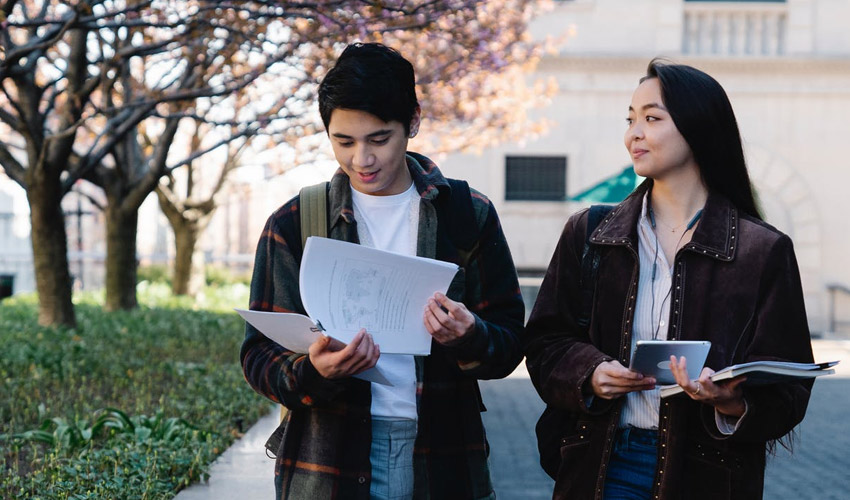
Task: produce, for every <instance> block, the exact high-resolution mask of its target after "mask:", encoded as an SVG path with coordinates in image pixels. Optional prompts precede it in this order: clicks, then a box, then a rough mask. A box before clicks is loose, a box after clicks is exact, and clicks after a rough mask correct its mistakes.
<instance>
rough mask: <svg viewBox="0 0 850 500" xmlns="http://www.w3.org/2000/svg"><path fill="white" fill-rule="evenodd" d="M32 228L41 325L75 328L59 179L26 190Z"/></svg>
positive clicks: (34, 183)
mask: <svg viewBox="0 0 850 500" xmlns="http://www.w3.org/2000/svg"><path fill="white" fill-rule="evenodd" d="M27 199H28V200H29V205H30V223H31V224H32V238H31V239H32V257H33V262H34V264H35V287H36V290H37V291H38V323H39V324H41V325H66V326H70V327H74V326H76V325H77V320H76V317H75V315H74V304H73V302H72V301H71V275H70V274H69V272H68V237H67V234H66V233H65V215H64V214H63V213H62V204H61V203H62V188H61V185H60V183H59V180H58V179H56V180H55V181H53V180H48V181H43V182H33V183H32V184H31V185H30V186H29V189H27Z"/></svg>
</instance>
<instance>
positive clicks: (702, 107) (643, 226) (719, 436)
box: [525, 60, 812, 500]
mask: <svg viewBox="0 0 850 500" xmlns="http://www.w3.org/2000/svg"><path fill="white" fill-rule="evenodd" d="M627 121H628V129H627V130H626V134H625V145H626V148H627V149H628V150H629V153H630V155H631V157H632V159H633V162H634V168H635V171H636V172H637V173H638V174H639V175H642V176H645V177H647V180H646V181H645V182H644V183H643V184H641V186H639V187H638V188H637V189H636V190H635V192H634V193H632V194H631V195H630V196H629V197H628V198H627V199H626V200H625V201H623V202H622V203H620V204H619V205H617V206H616V207H615V208H614V209H613V210H612V211H611V212H610V214H609V215H607V216H606V217H604V218H603V220H602V221H601V222H600V223H599V225H598V226H597V227H596V228H591V230H592V234H591V235H590V237H588V233H587V229H588V228H587V224H588V212H587V211H583V212H580V213H578V214H576V215H574V216H573V217H571V218H570V220H569V221H568V222H567V224H566V226H565V227H564V230H563V234H562V235H561V239H560V242H559V244H558V247H557V249H556V250H555V255H554V256H553V258H552V262H551V263H550V265H549V269H548V271H547V273H546V277H545V278H544V280H543V284H542V286H541V289H540V294H539V296H538V298H537V302H536V304H535V306H534V309H533V311H532V313H531V317H530V319H529V323H528V326H527V331H526V338H525V341H526V342H525V347H526V352H527V364H528V369H529V373H530V374H531V379H532V381H533V382H534V385H535V387H536V388H537V390H538V392H539V393H540V395H541V397H542V398H543V399H544V400H545V401H546V403H547V404H548V405H549V406H550V407H551V408H553V409H556V410H560V412H561V413H562V414H563V415H565V416H566V417H565V418H564V419H562V420H563V421H562V422H560V423H559V424H558V425H557V428H548V429H543V430H544V432H548V433H550V434H551V433H553V432H554V433H557V435H558V436H560V437H561V438H562V439H561V441H560V446H561V448H560V458H561V462H560V467H559V468H558V471H557V474H556V483H555V492H554V498H558V499H559V498H570V499H578V498H580V499H590V498H594V499H615V498H616V499H621V498H628V499H632V498H634V499H649V498H652V499H712V500H718V499H725V498H739V499H753V498H761V496H762V489H763V483H764V466H765V454H766V450H767V449H769V448H771V446H772V445H773V443H774V442H775V440H778V439H780V438H782V437H783V436H785V435H786V434H788V433H789V432H790V431H791V430H792V429H793V428H794V426H795V425H797V423H799V422H800V421H801V420H802V418H803V415H804V414H805V410H806V405H807V403H808V399H809V393H810V390H811V382H810V381H801V382H796V383H783V384H775V385H768V386H749V385H747V384H746V381H745V380H744V379H743V378H739V379H733V380H731V381H728V382H726V383H723V384H713V383H712V382H711V381H710V379H709V378H708V377H709V376H710V375H711V373H713V371H715V370H719V369H721V368H723V367H725V366H728V365H731V364H735V363H741V362H747V361H754V360H763V359H771V360H787V361H798V362H811V361H812V351H811V343H810V338H809V330H808V325H807V320H806V311H805V307H804V304H803V294H802V289H801V285H800V276H799V270H798V268H797V263H796V259H795V256H794V250H793V247H792V244H791V240H790V239H789V238H788V236H786V235H784V234H782V233H781V232H779V231H777V230H776V229H774V228H773V227H771V226H770V225H768V224H766V223H765V222H763V221H762V220H761V216H760V215H759V212H758V209H757V208H756V203H755V200H754V196H753V192H752V187H751V185H750V181H749V176H748V174H747V168H746V165H745V162H744V155H743V150H742V146H741V138H740V134H739V132H738V126H737V123H736V120H735V115H734V113H733V111H732V107H731V105H730V103H729V99H728V98H727V96H726V93H725V92H724V91H723V88H722V87H721V86H720V84H718V83H717V81H715V80H714V79H713V78H711V77H710V76H709V75H707V74H705V73H703V72H701V71H699V70H697V69H694V68H692V67H689V66H682V65H673V64H666V63H663V62H661V61H658V60H653V61H652V62H651V63H650V64H649V67H648V70H647V75H646V76H645V77H644V78H642V79H641V81H640V85H639V86H638V87H637V90H635V92H634V95H633V96H632V101H631V104H630V105H629V108H628V120H627ZM586 246H588V248H590V247H593V249H594V251H596V252H597V253H598V254H599V265H598V271H597V272H596V277H595V283H591V284H590V286H591V287H592V288H591V289H592V290H593V300H592V304H589V305H585V306H583V305H582V304H583V301H582V299H581V295H582V290H583V289H584V288H586V286H585V287H584V288H583V286H582V284H581V283H580V281H581V279H582V277H583V276H587V274H586V273H582V269H581V268H582V260H583V251H584V248H585V247H586ZM583 309H587V310H583ZM583 315H584V316H589V317H590V322H589V326H587V327H581V326H579V323H578V322H577V319H578V318H579V317H582V316H583ZM641 339H660V340H664V339H669V340H673V339H679V340H709V341H711V351H710V352H709V355H708V359H707V361H706V364H705V368H704V369H703V371H702V374H701V375H700V377H699V379H697V380H689V379H688V377H687V372H686V371H685V369H686V364H687V361H686V360H685V359H675V358H673V359H672V360H671V368H672V370H673V372H674V374H675V375H676V380H677V382H678V383H679V385H681V386H682V387H683V388H684V389H685V392H686V393H685V394H682V395H679V396H676V397H672V398H668V399H664V400H663V401H662V400H661V399H660V397H659V392H658V390H657V388H656V386H655V380H654V379H652V378H649V377H643V376H642V375H640V374H638V373H635V372H632V371H630V370H629V369H628V368H627V366H628V364H629V358H630V355H631V352H632V350H633V349H634V346H635V342H636V341H637V340H641ZM541 425H543V426H546V425H550V427H551V426H552V424H547V422H541Z"/></svg>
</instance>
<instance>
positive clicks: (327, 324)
mask: <svg viewBox="0 0 850 500" xmlns="http://www.w3.org/2000/svg"><path fill="white" fill-rule="evenodd" d="M457 271H458V266H457V265H456V264H452V263H450V262H443V261H439V260H434V259H427V258H424V257H416V256H409V255H401V254H397V253H393V252H386V251H383V250H376V249H374V248H369V247H365V246H362V245H357V244H354V243H348V242H345V241H339V240H332V239H328V238H320V237H317V236H311V237H309V238H307V244H306V245H305V246H304V254H303V256H302V257H301V269H300V272H299V276H298V283H299V288H300V293H301V303H302V304H303V305H304V309H305V311H306V312H307V315H303V314H298V313H282V312H268V311H250V310H244V309H236V312H238V313H239V315H241V316H242V318H244V319H245V321H247V322H248V323H250V324H251V325H252V326H254V327H255V328H256V329H257V330H259V331H260V332H262V333H263V334H264V335H265V336H267V337H269V338H270V339H272V340H274V341H275V342H277V343H278V344H280V345H282V346H284V347H286V348H287V349H289V350H290V351H293V352H307V349H308V348H309V346H310V344H312V343H313V342H315V341H316V340H317V339H318V338H319V337H320V336H321V335H328V336H330V337H333V338H335V339H337V340H339V341H340V342H342V343H344V344H347V343H349V342H351V340H352V339H353V338H354V336H355V335H356V334H357V332H358V331H359V330H360V329H361V328H365V329H366V331H367V332H369V334H370V335H372V338H373V339H374V341H375V343H376V344H378V345H379V346H380V348H381V353H384V354H414V355H428V354H430V353H431V335H430V334H429V333H428V331H427V330H426V329H425V324H424V323H423V316H424V308H425V304H426V303H427V301H428V299H429V298H430V297H431V296H432V295H433V294H434V293H435V292H438V291H439V292H446V291H447V290H448V288H449V285H450V284H451V281H452V279H453V278H454V276H455V274H456V273H457ZM372 370H375V369H374V368H373V369H372ZM372 370H367V371H366V372H363V373H361V374H360V375H364V374H366V376H370V374H369V372H371V371H372ZM366 376H364V377H361V378H364V379H366ZM372 381H375V380H372Z"/></svg>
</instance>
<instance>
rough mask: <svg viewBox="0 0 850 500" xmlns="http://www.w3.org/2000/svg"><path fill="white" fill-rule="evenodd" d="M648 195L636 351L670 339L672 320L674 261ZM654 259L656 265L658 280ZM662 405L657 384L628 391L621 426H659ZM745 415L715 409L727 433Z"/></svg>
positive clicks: (642, 223) (641, 225)
mask: <svg viewBox="0 0 850 500" xmlns="http://www.w3.org/2000/svg"><path fill="white" fill-rule="evenodd" d="M648 199H649V192H647V193H646V194H645V195H644V197H643V208H642V209H641V213H640V218H639V219H638V227H637V230H638V231H637V232H638V258H639V261H640V276H639V277H638V293H637V301H636V303H635V317H634V321H633V322H632V352H634V350H635V344H636V343H637V341H638V340H653V339H655V340H666V339H667V329H668V327H669V325H668V321H669V320H670V301H671V300H672V293H671V292H672V291H671V286H672V284H673V264H674V262H669V263H668V262H667V257H666V256H665V255H664V251H663V250H662V249H661V247H660V245H659V242H658V238H657V237H656V236H655V231H653V229H652V224H651V222H650V220H649V216H648V209H647V206H648V205H647V200H648ZM653 263H655V265H656V268H655V279H654V280H653V276H652V274H653ZM660 405H661V394H660V390H659V389H658V388H657V387H656V388H655V389H653V390H651V391H636V392H630V393H628V394H626V403H625V404H624V405H623V411H622V413H620V427H629V426H631V427H639V428H641V429H657V428H658V415H659V407H660ZM744 405H745V410H744V415H746V408H747V404H746V401H744ZM741 419H743V416H741V417H740V418H737V417H730V416H727V415H722V414H720V413H719V412H718V411H716V410H715V412H714V421H715V423H716V424H717V428H718V430H719V431H720V432H721V433H723V434H726V435H731V434H733V433H734V432H735V431H736V430H737V429H738V427H739V425H740V422H741Z"/></svg>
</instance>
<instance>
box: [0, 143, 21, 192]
mask: <svg viewBox="0 0 850 500" xmlns="http://www.w3.org/2000/svg"><path fill="white" fill-rule="evenodd" d="M0 165H2V166H3V170H4V171H5V172H6V175H8V176H9V178H11V179H12V180H13V181H15V182H17V183H18V184H20V185H21V187H22V188H24V189H26V188H27V182H26V169H25V168H24V166H23V165H21V164H20V163H19V162H18V160H16V159H15V157H14V156H12V153H10V152H9V149H8V148H6V145H5V144H0Z"/></svg>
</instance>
